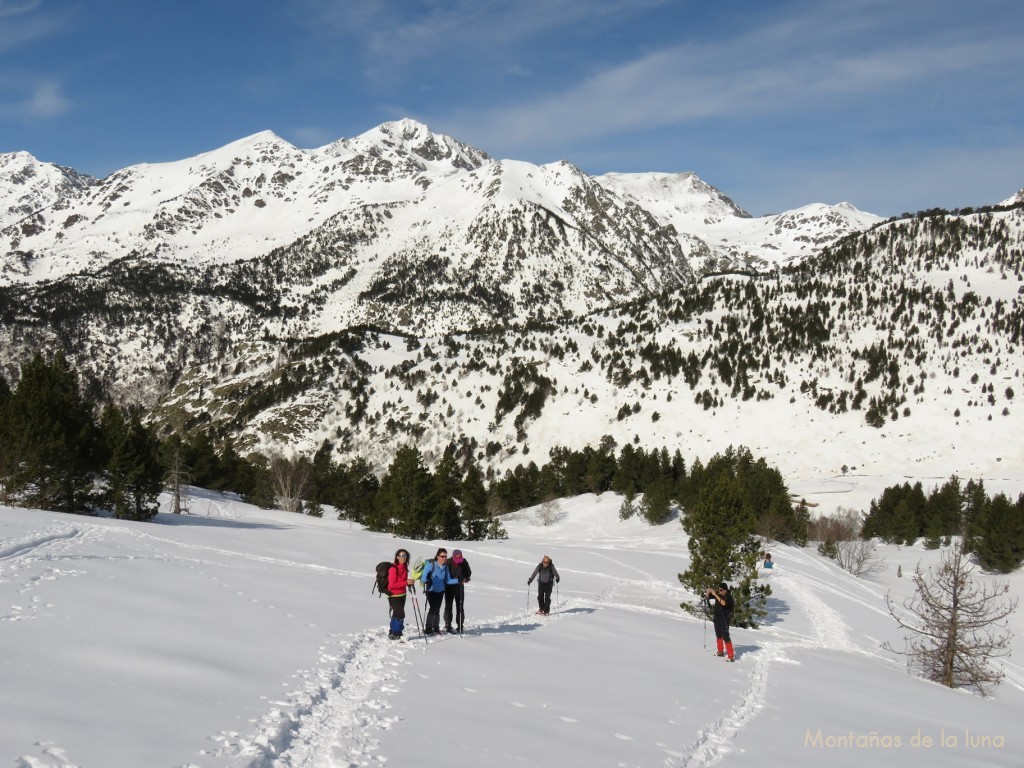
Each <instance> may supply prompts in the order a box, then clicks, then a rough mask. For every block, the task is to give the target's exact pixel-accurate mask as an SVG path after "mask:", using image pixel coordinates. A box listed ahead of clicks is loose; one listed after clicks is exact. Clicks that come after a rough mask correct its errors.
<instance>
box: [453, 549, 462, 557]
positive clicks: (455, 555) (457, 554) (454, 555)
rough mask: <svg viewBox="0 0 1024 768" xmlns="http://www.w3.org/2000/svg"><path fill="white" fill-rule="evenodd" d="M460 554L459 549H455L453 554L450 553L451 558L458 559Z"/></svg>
mask: <svg viewBox="0 0 1024 768" xmlns="http://www.w3.org/2000/svg"><path fill="white" fill-rule="evenodd" d="M461 554H462V550H461V549H456V550H455V551H454V552H452V557H458V556H459V555H461Z"/></svg>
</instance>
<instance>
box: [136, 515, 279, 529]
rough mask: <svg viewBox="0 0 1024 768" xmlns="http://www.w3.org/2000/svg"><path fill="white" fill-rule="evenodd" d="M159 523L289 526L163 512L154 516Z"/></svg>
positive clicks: (154, 520)
mask: <svg viewBox="0 0 1024 768" xmlns="http://www.w3.org/2000/svg"><path fill="white" fill-rule="evenodd" d="M153 522H154V523H156V524H157V525H167V526H179V525H193V526H205V527H208V528H248V529H255V528H266V529H270V530H279V531H280V530H284V529H285V528H287V527H288V526H285V525H279V524H277V523H253V522H247V521H245V520H236V519H232V518H229V517H200V516H198V515H171V514H162V515H157V516H156V517H155V518H153Z"/></svg>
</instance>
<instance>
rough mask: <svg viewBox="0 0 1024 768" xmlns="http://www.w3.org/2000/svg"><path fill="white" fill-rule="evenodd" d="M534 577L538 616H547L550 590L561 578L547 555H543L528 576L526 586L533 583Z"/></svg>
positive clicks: (549, 610) (549, 609)
mask: <svg viewBox="0 0 1024 768" xmlns="http://www.w3.org/2000/svg"><path fill="white" fill-rule="evenodd" d="M534 579H536V580H537V605H538V606H540V610H538V611H537V613H538V614H539V615H540V616H547V615H548V614H550V613H551V590H552V589H553V588H554V586H555V584H557V583H558V582H559V581H560V580H561V579H560V577H559V575H558V569H557V568H555V564H554V563H553V562H551V558H550V557H548V556H547V555H544V557H542V558H541V561H540V562H539V563H537V567H536V568H534V569H533V573H532V574H531V575H530V578H528V579H527V580H526V584H527V586H529V585H530V584H533V580H534Z"/></svg>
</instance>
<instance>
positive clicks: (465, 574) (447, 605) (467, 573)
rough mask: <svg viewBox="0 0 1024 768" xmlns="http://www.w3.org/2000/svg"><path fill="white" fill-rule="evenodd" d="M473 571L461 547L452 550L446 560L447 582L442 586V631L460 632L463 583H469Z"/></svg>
mask: <svg viewBox="0 0 1024 768" xmlns="http://www.w3.org/2000/svg"><path fill="white" fill-rule="evenodd" d="M472 575H473V571H472V569H471V568H470V567H469V560H467V559H466V558H465V557H463V555H462V550H461V549H455V550H452V558H451V560H449V561H448V583H447V584H446V585H445V588H444V631H445V632H456V631H457V632H458V633H459V634H460V635H461V634H462V628H463V624H464V622H465V619H466V611H465V609H464V605H465V597H466V592H465V585H466V584H468V583H469V579H470V578H471V577H472ZM453 603H454V604H455V628H454V629H453V628H452V604H453Z"/></svg>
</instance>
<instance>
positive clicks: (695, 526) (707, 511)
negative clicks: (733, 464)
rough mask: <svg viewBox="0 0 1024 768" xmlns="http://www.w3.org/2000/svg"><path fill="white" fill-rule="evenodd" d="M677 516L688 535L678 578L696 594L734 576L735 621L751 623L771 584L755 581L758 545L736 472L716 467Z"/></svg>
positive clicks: (732, 580) (758, 612)
mask: <svg viewBox="0 0 1024 768" xmlns="http://www.w3.org/2000/svg"><path fill="white" fill-rule="evenodd" d="M726 458H728V457H726ZM713 461H714V460H713ZM710 466H711V465H710V464H709V467H710ZM682 522H683V528H684V529H685V530H686V532H687V533H688V534H689V537H690V539H689V542H688V544H687V546H688V548H689V550H690V567H689V569H687V570H686V571H685V572H683V573H681V574H679V581H680V582H681V583H682V584H684V585H685V586H686V587H687V588H689V589H690V591H692V592H693V593H694V594H695V595H698V596H701V595H704V594H705V592H706V590H707V588H708V587H709V586H711V585H715V584H718V583H720V582H723V581H724V582H727V583H733V582H736V581H739V582H740V584H739V586H738V587H737V588H736V589H734V591H733V594H734V597H735V600H736V609H735V612H734V614H733V616H734V622H735V623H736V624H737V625H738V626H754V627H756V626H757V620H758V618H759V617H760V616H762V615H764V607H763V606H764V601H765V600H766V599H767V596H768V595H769V594H771V589H770V587H768V585H766V584H765V585H756V584H755V583H754V582H755V580H756V578H757V555H758V553H759V552H760V550H761V546H760V543H759V542H758V540H757V539H756V538H755V537H754V536H753V527H754V515H753V513H752V511H751V510H750V508H749V506H748V505H747V504H746V501H745V492H744V488H743V484H742V483H741V482H740V480H739V478H737V477H736V476H735V475H733V474H732V473H731V472H730V471H717V472H716V475H715V477H714V479H712V480H711V481H710V483H709V484H708V485H707V486H705V488H704V489H703V490H702V491H701V493H700V497H699V498H698V500H697V503H696V505H695V506H694V508H693V509H692V510H691V511H689V512H688V514H686V515H685V516H684V517H683V520H682ZM684 608H685V606H684Z"/></svg>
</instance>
